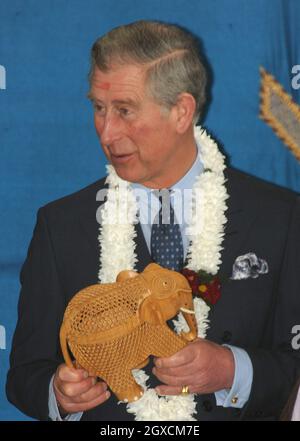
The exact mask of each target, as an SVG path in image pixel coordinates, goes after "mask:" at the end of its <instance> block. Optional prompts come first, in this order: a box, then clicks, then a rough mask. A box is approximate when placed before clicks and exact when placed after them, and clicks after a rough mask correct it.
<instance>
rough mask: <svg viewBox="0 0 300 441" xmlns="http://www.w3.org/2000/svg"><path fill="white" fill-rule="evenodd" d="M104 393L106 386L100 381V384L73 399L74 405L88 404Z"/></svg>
mask: <svg viewBox="0 0 300 441" xmlns="http://www.w3.org/2000/svg"><path fill="white" fill-rule="evenodd" d="M106 391H107V384H106V383H104V382H103V381H101V382H100V383H97V384H96V385H95V386H93V387H91V388H90V389H89V390H88V391H87V392H85V393H82V394H81V395H78V396H76V397H74V401H75V402H76V403H88V402H90V401H93V400H95V399H96V398H97V397H99V396H100V395H102V394H103V393H104V392H106Z"/></svg>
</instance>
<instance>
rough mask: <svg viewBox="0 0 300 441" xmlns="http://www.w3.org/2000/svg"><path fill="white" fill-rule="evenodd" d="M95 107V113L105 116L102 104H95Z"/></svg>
mask: <svg viewBox="0 0 300 441" xmlns="http://www.w3.org/2000/svg"><path fill="white" fill-rule="evenodd" d="M93 107H94V110H95V112H97V113H98V114H100V115H105V108H104V106H102V105H101V104H97V103H94V104H93Z"/></svg>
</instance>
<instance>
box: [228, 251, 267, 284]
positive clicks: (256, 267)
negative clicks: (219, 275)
mask: <svg viewBox="0 0 300 441" xmlns="http://www.w3.org/2000/svg"><path fill="white" fill-rule="evenodd" d="M268 272H269V266H268V264H267V262H266V261H265V260H264V259H259V258H258V257H257V256H256V255H255V254H254V253H247V254H244V255H243V256H239V257H237V258H236V259H235V262H234V264H233V267H232V276H231V280H242V279H249V278H251V279H256V278H257V277H258V276H259V275H260V274H267V273H268Z"/></svg>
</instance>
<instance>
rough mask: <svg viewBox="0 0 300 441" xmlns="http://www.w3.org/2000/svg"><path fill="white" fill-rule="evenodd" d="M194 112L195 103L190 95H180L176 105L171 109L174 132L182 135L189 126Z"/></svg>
mask: <svg viewBox="0 0 300 441" xmlns="http://www.w3.org/2000/svg"><path fill="white" fill-rule="evenodd" d="M195 110H196V101H195V98H194V97H193V95H191V94H190V93H186V92H184V93H181V94H180V95H179V96H178V99H177V103H176V104H175V106H174V107H173V111H174V112H175V118H176V130H177V133H179V134H180V135H182V134H184V133H185V132H186V131H187V129H188V128H189V127H190V126H191V124H192V122H193V118H194V115H195Z"/></svg>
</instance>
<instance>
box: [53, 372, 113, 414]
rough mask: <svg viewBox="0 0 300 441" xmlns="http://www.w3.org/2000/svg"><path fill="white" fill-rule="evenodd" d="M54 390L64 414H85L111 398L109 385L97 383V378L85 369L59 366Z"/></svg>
mask: <svg viewBox="0 0 300 441" xmlns="http://www.w3.org/2000/svg"><path fill="white" fill-rule="evenodd" d="M53 389H54V393H55V397H56V400H57V402H58V405H59V409H60V411H61V413H62V414H69V413H76V412H85V411H86V410H89V409H93V408H94V407H96V406H98V405H99V404H102V403H104V402H105V401H106V400H107V399H108V398H109V397H110V392H109V391H108V390H107V384H106V383H104V382H103V381H99V382H97V377H93V376H89V374H88V372H86V371H85V370H84V369H75V368H69V367H68V366H66V365H65V364H61V365H60V366H58V368H57V370H56V373H55V376H54V380H53Z"/></svg>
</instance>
